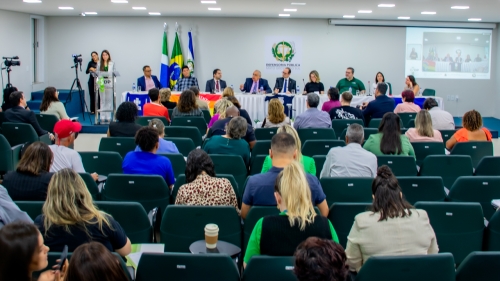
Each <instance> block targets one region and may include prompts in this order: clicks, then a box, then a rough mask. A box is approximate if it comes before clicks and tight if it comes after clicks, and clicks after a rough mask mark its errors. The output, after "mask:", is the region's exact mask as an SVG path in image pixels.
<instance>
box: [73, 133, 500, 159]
mask: <svg viewBox="0 0 500 281" xmlns="http://www.w3.org/2000/svg"><path fill="white" fill-rule="evenodd" d="M102 137H106V135H97V134H79V135H78V138H77V139H76V141H75V149H76V150H77V151H97V150H98V148H99V142H100V141H101V138H102ZM493 149H494V153H495V156H500V139H493Z"/></svg>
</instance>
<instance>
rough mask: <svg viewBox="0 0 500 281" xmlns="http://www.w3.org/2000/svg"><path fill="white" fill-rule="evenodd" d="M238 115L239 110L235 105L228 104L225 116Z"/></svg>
mask: <svg viewBox="0 0 500 281" xmlns="http://www.w3.org/2000/svg"><path fill="white" fill-rule="evenodd" d="M236 116H240V111H239V110H238V108H237V107H236V106H234V105H233V106H230V107H228V108H227V109H226V117H236Z"/></svg>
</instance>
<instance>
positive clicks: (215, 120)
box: [208, 113, 220, 128]
mask: <svg viewBox="0 0 500 281" xmlns="http://www.w3.org/2000/svg"><path fill="white" fill-rule="evenodd" d="M219 116H220V114H219V113H215V114H214V116H212V119H210V122H208V128H212V125H213V124H214V123H215V122H217V121H218V120H219Z"/></svg>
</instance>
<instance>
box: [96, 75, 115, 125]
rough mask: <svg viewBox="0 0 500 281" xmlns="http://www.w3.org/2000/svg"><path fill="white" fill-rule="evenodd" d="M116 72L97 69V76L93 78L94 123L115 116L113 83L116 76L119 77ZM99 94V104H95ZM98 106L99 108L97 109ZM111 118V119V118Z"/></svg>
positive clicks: (109, 119) (99, 122) (108, 119)
mask: <svg viewBox="0 0 500 281" xmlns="http://www.w3.org/2000/svg"><path fill="white" fill-rule="evenodd" d="M119 76H120V74H119V73H118V72H115V71H114V70H113V71H98V72H97V77H96V78H95V79H96V81H95V85H96V88H97V89H96V91H95V95H96V97H95V103H96V104H95V108H96V111H95V112H96V113H95V124H101V121H105V122H103V123H107V122H108V121H109V122H111V121H112V120H113V119H114V118H115V113H116V97H115V96H116V95H115V84H116V77H119ZM98 95H100V99H101V105H100V107H99V105H98V104H97V102H98V100H99V98H98ZM97 108H99V109H97ZM112 118H113V119H112Z"/></svg>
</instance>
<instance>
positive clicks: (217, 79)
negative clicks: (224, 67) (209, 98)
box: [205, 68, 227, 94]
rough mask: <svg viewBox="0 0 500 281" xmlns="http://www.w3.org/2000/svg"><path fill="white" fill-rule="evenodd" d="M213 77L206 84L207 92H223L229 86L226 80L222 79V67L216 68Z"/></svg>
mask: <svg viewBox="0 0 500 281" xmlns="http://www.w3.org/2000/svg"><path fill="white" fill-rule="evenodd" d="M213 77H214V78H213V79H210V80H208V81H207V85H206V86H205V92H206V93H211V94H214V93H221V92H222V91H224V89H225V88H226V87H227V84H226V81H224V80H221V78H222V71H221V70H220V69H218V68H217V69H215V70H214V72H213Z"/></svg>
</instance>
